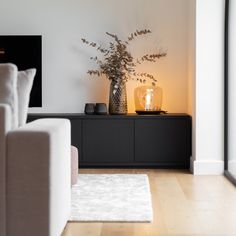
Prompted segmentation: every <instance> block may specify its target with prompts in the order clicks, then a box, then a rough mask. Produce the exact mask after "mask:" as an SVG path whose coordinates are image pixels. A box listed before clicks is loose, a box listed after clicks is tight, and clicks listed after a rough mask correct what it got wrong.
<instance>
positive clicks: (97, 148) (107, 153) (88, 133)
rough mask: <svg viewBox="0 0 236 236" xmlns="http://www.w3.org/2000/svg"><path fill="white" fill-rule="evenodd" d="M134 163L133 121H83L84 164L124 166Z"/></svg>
mask: <svg viewBox="0 0 236 236" xmlns="http://www.w3.org/2000/svg"><path fill="white" fill-rule="evenodd" d="M133 161H134V125H133V120H129V119H91V120H90V119H86V120H83V162H85V163H91V164H93V163H94V164H96V163H110V164H113V163H114V164H120V165H122V163H132V162H133Z"/></svg>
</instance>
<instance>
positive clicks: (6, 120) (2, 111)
mask: <svg viewBox="0 0 236 236" xmlns="http://www.w3.org/2000/svg"><path fill="white" fill-rule="evenodd" d="M10 129H11V109H10V106H9V105H7V104H0V235H3V236H5V235H6V232H5V226H6V134H7V132H8V131H9V130H10Z"/></svg>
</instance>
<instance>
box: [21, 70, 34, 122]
mask: <svg viewBox="0 0 236 236" xmlns="http://www.w3.org/2000/svg"><path fill="white" fill-rule="evenodd" d="M35 74H36V69H28V70H25V71H19V72H18V76H17V93H18V120H19V126H22V125H24V124H26V120H27V111H28V106H29V100H30V92H31V89H32V86H33V81H34V77H35Z"/></svg>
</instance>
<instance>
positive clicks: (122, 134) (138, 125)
mask: <svg viewBox="0 0 236 236" xmlns="http://www.w3.org/2000/svg"><path fill="white" fill-rule="evenodd" d="M39 118H67V119H69V120H70V121H71V127H72V129H71V138H72V145H74V146H76V147H78V149H79V156H80V168H81V167H98V168H102V167H114V168H115V167H127V168H130V167H140V168H146V167H153V168H158V167H159V168H188V167H189V164H190V155H191V117H190V116H189V115H187V114H162V115H137V114H128V115H84V114H79V113H74V114H59V113H51V114H29V116H28V121H33V120H35V119H39Z"/></svg>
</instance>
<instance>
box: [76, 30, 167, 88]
mask: <svg viewBox="0 0 236 236" xmlns="http://www.w3.org/2000/svg"><path fill="white" fill-rule="evenodd" d="M149 33H151V31H150V30H149V29H144V30H136V31H135V32H133V33H131V34H130V36H129V37H128V40H127V41H122V40H120V39H119V38H118V36H117V35H116V34H111V33H109V32H106V35H107V36H109V37H111V38H112V39H113V41H112V42H109V47H108V48H107V49H106V48H103V47H102V46H101V45H99V44H97V43H95V42H90V41H88V40H86V39H84V38H82V39H81V40H82V42H83V43H85V44H87V45H88V46H91V47H94V48H96V49H97V50H98V51H99V52H100V53H102V54H103V56H104V61H101V60H99V59H98V57H97V56H96V57H90V59H91V60H93V61H95V62H96V63H97V64H98V66H99V69H97V70H88V74H89V75H97V76H102V75H106V76H107V78H108V79H109V80H111V81H113V82H115V83H116V84H117V86H119V84H121V83H126V82H127V81H128V80H136V81H138V82H141V83H146V81H147V80H148V81H150V82H151V83H152V85H153V86H155V84H156V82H157V80H156V79H155V78H154V76H153V75H151V74H148V73H136V70H135V67H136V66H137V65H139V64H142V63H143V62H156V61H157V60H158V59H160V58H162V57H165V56H166V55H167V53H166V52H162V51H161V50H159V52H158V53H154V54H145V55H143V56H142V57H141V58H140V59H134V58H133V57H132V55H131V54H130V52H128V49H127V46H128V45H129V42H130V41H132V40H134V39H135V38H136V37H139V36H143V35H146V34H149Z"/></svg>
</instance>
